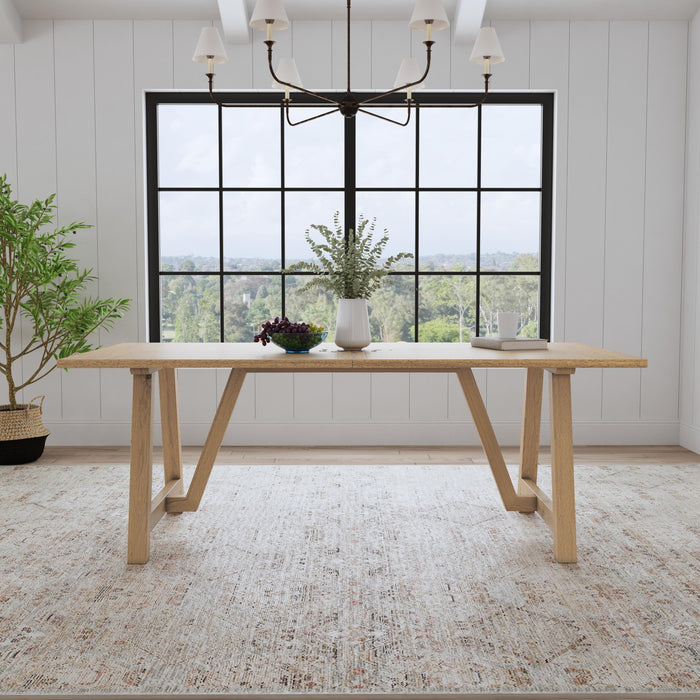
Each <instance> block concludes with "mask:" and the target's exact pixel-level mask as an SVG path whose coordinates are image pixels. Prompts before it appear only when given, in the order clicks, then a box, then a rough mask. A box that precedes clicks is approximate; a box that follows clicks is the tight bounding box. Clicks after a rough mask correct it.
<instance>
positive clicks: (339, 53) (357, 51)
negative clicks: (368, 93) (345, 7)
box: [331, 21, 372, 92]
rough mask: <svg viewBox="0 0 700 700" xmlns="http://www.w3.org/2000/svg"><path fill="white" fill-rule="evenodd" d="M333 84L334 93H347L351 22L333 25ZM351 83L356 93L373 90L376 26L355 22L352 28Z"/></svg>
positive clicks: (334, 23) (338, 22)
mask: <svg viewBox="0 0 700 700" xmlns="http://www.w3.org/2000/svg"><path fill="white" fill-rule="evenodd" d="M331 36H332V39H331V43H332V46H331V48H332V54H331V64H332V65H331V73H332V75H331V80H332V84H333V89H334V90H345V88H346V87H347V82H348V76H347V68H348V48H347V47H348V38H347V22H340V21H337V22H333V23H332V28H331ZM350 41H351V46H350V54H351V61H352V63H351V65H350V83H351V87H352V89H353V90H354V91H358V92H361V91H363V90H369V89H371V87H372V23H371V22H368V21H353V22H352V25H351V27H350Z"/></svg>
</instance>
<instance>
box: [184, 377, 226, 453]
mask: <svg viewBox="0 0 700 700" xmlns="http://www.w3.org/2000/svg"><path fill="white" fill-rule="evenodd" d="M177 390H178V396H179V399H180V420H181V421H182V422H183V423H204V424H206V429H205V431H204V432H205V435H206V431H207V430H208V425H209V424H211V421H212V419H213V418H214V413H215V412H216V406H217V404H218V401H217V382H216V370H214V369H179V370H178V371H177ZM183 440H184V438H183ZM184 444H187V443H186V442H185V443H184Z"/></svg>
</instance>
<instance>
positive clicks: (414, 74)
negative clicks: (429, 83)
mask: <svg viewBox="0 0 700 700" xmlns="http://www.w3.org/2000/svg"><path fill="white" fill-rule="evenodd" d="M423 72H424V71H421V69H420V68H419V67H418V62H417V61H416V59H415V58H404V59H402V60H401V65H400V66H399V72H398V73H397V74H396V80H395V81H394V87H395V88H397V87H401V86H402V85H407V84H408V83H414V82H415V81H416V80H418V78H420V77H421V75H423ZM424 87H425V83H419V84H418V85H414V86H413V87H412V88H410V89H411V90H420V89H421V88H424Z"/></svg>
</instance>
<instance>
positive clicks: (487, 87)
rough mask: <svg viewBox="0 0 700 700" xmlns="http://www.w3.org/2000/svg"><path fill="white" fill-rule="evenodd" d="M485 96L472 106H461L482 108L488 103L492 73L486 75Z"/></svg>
mask: <svg viewBox="0 0 700 700" xmlns="http://www.w3.org/2000/svg"><path fill="white" fill-rule="evenodd" d="M483 75H484V94H483V96H482V98H481V99H480V100H479V101H478V102H474V103H473V104H470V105H460V107H481V105H482V104H484V102H486V98H487V97H488V95H489V78H490V77H491V73H484V74H483Z"/></svg>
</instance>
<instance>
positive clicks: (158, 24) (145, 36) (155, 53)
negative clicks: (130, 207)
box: [134, 20, 174, 340]
mask: <svg viewBox="0 0 700 700" xmlns="http://www.w3.org/2000/svg"><path fill="white" fill-rule="evenodd" d="M173 73H174V69H173V23H172V21H170V20H137V21H135V22H134V126H135V128H134V139H135V150H134V157H135V168H134V172H135V175H136V178H135V183H134V184H135V188H136V211H137V217H136V269H137V270H138V275H137V282H138V286H137V289H138V295H139V299H140V300H143V301H141V302H140V303H139V312H140V313H139V340H145V339H146V326H147V323H146V309H147V307H148V302H147V298H148V289H147V284H146V247H147V243H146V233H145V214H144V211H145V209H144V187H145V186H144V179H145V163H146V157H145V144H144V92H145V91H146V90H152V89H161V90H162V89H168V88H172V87H173Z"/></svg>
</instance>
